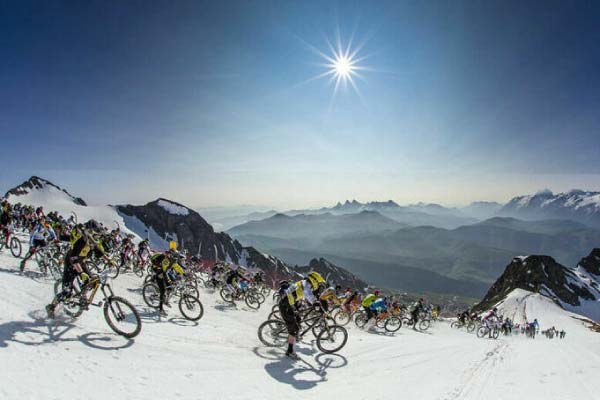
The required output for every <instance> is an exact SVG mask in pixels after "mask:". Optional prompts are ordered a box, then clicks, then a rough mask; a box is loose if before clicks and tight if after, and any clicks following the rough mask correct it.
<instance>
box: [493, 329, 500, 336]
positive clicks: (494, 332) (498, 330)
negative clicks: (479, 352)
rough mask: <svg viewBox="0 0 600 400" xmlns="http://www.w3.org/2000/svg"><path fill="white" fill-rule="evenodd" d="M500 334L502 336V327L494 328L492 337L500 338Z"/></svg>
mask: <svg viewBox="0 0 600 400" xmlns="http://www.w3.org/2000/svg"><path fill="white" fill-rule="evenodd" d="M498 336H500V329H498V328H494V329H492V338H494V339H498Z"/></svg>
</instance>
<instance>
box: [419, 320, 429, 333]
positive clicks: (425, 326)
mask: <svg viewBox="0 0 600 400" xmlns="http://www.w3.org/2000/svg"><path fill="white" fill-rule="evenodd" d="M430 326H431V321H430V320H428V319H422V320H420V321H419V330H421V331H426V330H427V329H429V327H430Z"/></svg>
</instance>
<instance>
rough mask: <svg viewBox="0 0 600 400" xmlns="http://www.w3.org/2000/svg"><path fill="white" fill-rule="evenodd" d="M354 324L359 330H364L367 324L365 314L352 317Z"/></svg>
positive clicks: (361, 313)
mask: <svg viewBox="0 0 600 400" xmlns="http://www.w3.org/2000/svg"><path fill="white" fill-rule="evenodd" d="M354 323H355V324H356V326H358V327H359V328H364V327H365V325H366V324H367V313H366V312H360V313H356V317H354Z"/></svg>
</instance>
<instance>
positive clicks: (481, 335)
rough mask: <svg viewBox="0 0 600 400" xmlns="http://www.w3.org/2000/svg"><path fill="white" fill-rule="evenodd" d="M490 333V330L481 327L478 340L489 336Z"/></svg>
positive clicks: (478, 330)
mask: <svg viewBox="0 0 600 400" xmlns="http://www.w3.org/2000/svg"><path fill="white" fill-rule="evenodd" d="M487 333H488V329H487V328H486V327H485V326H480V327H479V329H477V337H478V338H482V337H484V336H485V335H487Z"/></svg>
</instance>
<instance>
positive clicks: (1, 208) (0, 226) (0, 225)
mask: <svg viewBox="0 0 600 400" xmlns="http://www.w3.org/2000/svg"><path fill="white" fill-rule="evenodd" d="M11 222H12V207H11V205H10V203H9V202H8V201H6V200H2V204H1V205H0V231H2V233H3V234H4V239H5V240H6V246H7V247H8V240H9V238H10V231H9V230H8V226H9V225H10V224H11Z"/></svg>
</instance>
